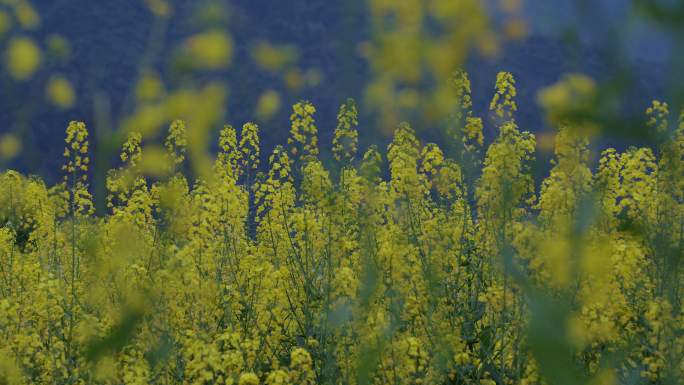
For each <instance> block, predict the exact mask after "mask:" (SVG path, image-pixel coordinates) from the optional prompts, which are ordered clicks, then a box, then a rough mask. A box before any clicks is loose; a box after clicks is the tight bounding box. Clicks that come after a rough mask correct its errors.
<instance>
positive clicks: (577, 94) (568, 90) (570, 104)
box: [537, 74, 597, 134]
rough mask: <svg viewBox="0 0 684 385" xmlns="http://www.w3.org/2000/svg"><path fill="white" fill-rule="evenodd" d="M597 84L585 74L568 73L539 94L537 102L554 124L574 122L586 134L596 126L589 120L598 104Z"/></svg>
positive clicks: (574, 125)
mask: <svg viewBox="0 0 684 385" xmlns="http://www.w3.org/2000/svg"><path fill="white" fill-rule="evenodd" d="M596 93H597V89H596V84H595V83H594V80H593V79H591V78H590V77H588V76H586V75H583V74H566V75H564V76H563V78H562V79H561V80H559V81H558V82H557V83H556V84H554V85H552V86H549V87H546V88H544V89H542V90H541V91H539V93H538V94H537V103H539V105H540V106H541V107H542V108H544V110H545V111H546V117H547V120H548V121H549V122H550V123H551V124H553V125H560V124H572V125H573V127H575V128H576V129H580V130H583V132H584V133H585V134H587V133H592V132H593V131H594V130H595V127H593V126H592V124H591V123H590V122H589V118H590V116H591V114H592V113H593V108H594V106H595V104H596V100H595V99H596Z"/></svg>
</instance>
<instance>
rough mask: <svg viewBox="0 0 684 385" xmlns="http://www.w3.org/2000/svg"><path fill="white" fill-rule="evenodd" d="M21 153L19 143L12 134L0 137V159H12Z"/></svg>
mask: <svg viewBox="0 0 684 385" xmlns="http://www.w3.org/2000/svg"><path fill="white" fill-rule="evenodd" d="M20 151H21V141H20V140H19V138H17V136H16V135H14V134H5V135H2V136H1V137H0V158H2V159H12V158H14V157H15V156H17V154H18V153H19V152H20Z"/></svg>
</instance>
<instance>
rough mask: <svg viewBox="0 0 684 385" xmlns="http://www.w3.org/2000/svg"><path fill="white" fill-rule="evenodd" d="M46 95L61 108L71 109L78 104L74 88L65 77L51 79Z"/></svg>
mask: <svg viewBox="0 0 684 385" xmlns="http://www.w3.org/2000/svg"><path fill="white" fill-rule="evenodd" d="M45 93H46V95H47V98H48V100H50V102H51V103H52V104H54V105H55V106H57V107H59V108H64V109H66V108H71V107H72V106H73V105H74V103H75V102H76V92H75V91H74V87H73V86H72V85H71V82H69V80H67V79H66V78H64V77H63V76H53V77H52V78H50V80H49V81H48V84H47V89H46V90H45Z"/></svg>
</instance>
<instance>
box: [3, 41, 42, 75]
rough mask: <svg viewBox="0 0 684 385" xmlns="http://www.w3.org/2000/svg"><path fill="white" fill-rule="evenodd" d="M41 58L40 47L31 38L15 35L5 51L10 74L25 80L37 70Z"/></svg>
mask: <svg viewBox="0 0 684 385" xmlns="http://www.w3.org/2000/svg"><path fill="white" fill-rule="evenodd" d="M41 60H42V53H41V50H40V48H39V47H38V46H37V45H36V43H35V42H34V41H33V39H31V38H28V37H15V38H12V40H10V42H9V44H8V47H7V51H6V52H5V62H6V64H7V70H8V71H9V73H10V75H12V77H13V78H15V79H17V80H27V79H29V78H30V77H31V76H33V74H34V73H35V72H36V71H37V70H38V67H40V63H41Z"/></svg>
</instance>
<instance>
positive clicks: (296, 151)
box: [0, 72, 684, 385]
mask: <svg viewBox="0 0 684 385" xmlns="http://www.w3.org/2000/svg"><path fill="white" fill-rule="evenodd" d="M450 84H451V86H452V88H455V91H456V94H457V95H458V96H459V98H458V99H459V100H460V101H461V102H460V103H459V104H460V107H461V108H458V109H457V111H456V112H455V113H454V114H453V119H452V123H451V126H452V130H451V136H452V139H453V143H451V146H450V147H452V148H456V149H457V150H455V151H449V152H443V151H442V150H441V149H440V147H439V146H438V145H436V144H434V143H429V144H421V142H420V141H419V139H418V138H417V137H416V135H415V133H414V130H413V129H412V128H411V127H410V126H409V124H407V123H401V124H400V125H399V126H398V127H397V129H396V131H395V134H394V138H393V140H392V143H391V144H390V145H389V147H388V148H387V151H386V152H383V151H380V150H378V149H377V148H376V147H371V148H369V149H368V150H367V151H365V153H363V154H362V153H360V152H358V148H357V147H358V146H357V138H358V132H357V126H358V121H357V110H356V106H355V104H354V102H353V101H351V100H350V101H348V102H347V103H345V104H344V105H342V106H341V108H340V112H339V116H338V124H337V129H336V131H335V134H334V139H333V142H332V144H331V146H332V153H333V158H334V161H333V160H331V161H330V162H329V163H330V164H327V163H328V162H326V164H324V162H322V161H321V160H320V159H319V141H318V131H317V128H316V123H315V120H314V114H315V111H316V110H315V107H314V106H313V105H311V104H310V103H308V102H301V103H298V104H296V105H295V106H294V108H293V113H292V116H291V131H290V139H289V140H288V143H287V146H278V147H276V148H275V149H274V150H273V152H272V153H271V154H270V155H269V156H268V158H267V159H268V164H267V165H263V166H260V165H259V160H260V159H261V155H262V154H260V146H259V132H258V127H257V126H256V125H255V124H252V123H247V124H245V125H244V126H243V127H242V130H240V131H239V132H238V130H236V129H234V128H233V127H231V126H229V125H227V126H225V127H224V128H223V129H222V130H221V132H220V136H219V141H218V143H219V152H218V155H217V156H216V157H215V160H214V163H213V167H210V168H211V169H210V170H203V172H202V173H198V172H195V174H197V175H198V177H197V178H195V180H189V179H188V176H189V175H191V174H193V172H192V170H191V168H190V167H188V166H187V161H188V159H187V158H188V154H191V151H190V150H188V145H189V143H192V142H191V141H189V140H188V133H189V131H190V130H192V129H193V128H192V127H191V126H189V125H188V126H187V127H186V123H184V122H183V121H180V120H178V121H175V122H173V123H172V124H171V126H170V129H169V132H168V136H167V138H166V140H165V141H164V147H161V146H154V145H150V146H147V145H145V144H144V143H143V135H141V134H140V133H137V132H136V131H135V129H134V128H135V125H136V124H135V121H131V122H130V125H129V126H130V128H131V129H130V131H129V132H128V139H127V140H126V141H125V144H124V146H123V148H122V150H121V155H120V160H121V162H120V165H119V167H118V168H116V169H114V170H110V171H109V173H108V174H107V181H106V186H107V194H108V196H107V200H106V202H107V206H108V213H107V214H106V215H101V216H95V215H94V206H93V203H92V196H91V193H90V190H89V164H90V156H89V147H88V143H89V139H88V131H87V129H86V126H85V124H83V123H78V122H72V123H70V124H69V126H68V128H67V131H66V134H67V135H66V148H65V149H64V157H65V163H64V166H63V175H64V179H63V182H62V183H59V184H57V185H55V186H46V185H45V183H43V182H42V181H41V180H40V179H39V178H36V177H24V176H22V175H19V174H18V173H16V172H14V171H6V172H5V173H4V174H2V175H1V176H0V224H1V225H2V227H1V228H0V383H9V384H24V383H26V384H29V383H30V384H33V383H41V384H76V383H81V384H82V383H101V384H122V383H125V384H148V383H153V384H180V383H188V384H234V383H237V384H241V385H247V384H259V383H263V384H370V383H376V384H482V385H493V384H526V385H533V384H549V385H551V384H581V383H589V382H591V383H595V384H617V383H624V384H628V383H629V384H633V383H644V384H673V383H677V382H680V381H681V378H682V376H683V372H684V362H683V360H682V357H683V356H684V315H683V314H682V312H681V299H682V292H683V290H682V288H681V287H680V285H679V281H680V280H681V278H682V267H681V263H682V261H681V260H682V243H683V239H684V235H683V234H684V121H683V120H684V115H683V116H681V117H680V120H679V122H678V127H677V128H675V129H674V130H673V129H670V126H671V125H670V124H669V119H670V118H669V112H668V106H667V105H666V104H665V103H660V102H654V103H653V105H652V106H651V107H650V108H648V110H647V115H648V125H649V128H650V129H651V130H654V131H656V132H657V137H658V138H660V141H659V143H658V144H657V146H656V147H655V148H648V147H640V148H636V147H631V148H629V149H627V150H625V151H622V152H620V151H617V150H615V149H606V150H604V151H603V153H602V154H601V156H600V160H599V162H598V167H597V168H596V170H594V171H592V168H593V167H592V166H591V159H590V158H591V151H590V149H589V139H590V138H589V137H588V135H590V133H589V132H588V131H586V130H583V129H581V128H580V127H575V126H574V125H573V124H563V125H561V127H560V128H559V129H558V131H557V133H556V135H555V157H554V160H553V163H552V168H551V171H550V174H549V175H548V177H547V178H546V179H544V180H543V182H542V183H541V185H535V179H534V177H533V171H534V167H535V164H536V162H535V152H536V146H537V144H536V139H535V136H534V135H533V134H531V133H530V132H528V131H523V130H521V129H520V128H519V127H518V126H517V124H516V121H515V112H516V110H517V106H516V102H515V94H516V91H515V80H514V79H513V77H512V76H511V75H510V74H508V73H501V74H499V76H498V77H497V81H496V92H495V96H494V98H493V99H492V102H491V105H490V110H491V112H492V114H491V117H492V119H491V124H492V125H493V128H495V129H496V130H497V131H498V136H497V137H496V139H495V140H494V141H493V142H492V143H490V144H489V145H488V146H487V147H484V143H483V142H484V136H483V133H482V131H483V128H484V126H485V124H484V123H485V122H484V121H483V120H482V119H480V118H478V117H476V116H474V114H473V113H472V112H471V107H472V102H471V97H470V84H469V81H468V77H467V75H466V74H465V73H462V72H461V73H458V74H457V75H456V76H455V77H454V78H453V81H452V82H451V83H450ZM486 123H487V124H489V121H487V122H486ZM384 158H386V160H387V161H388V167H385V166H384ZM153 169H154V170H155V172H154V173H151V172H150V170H153ZM262 171H263V172H262Z"/></svg>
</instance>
